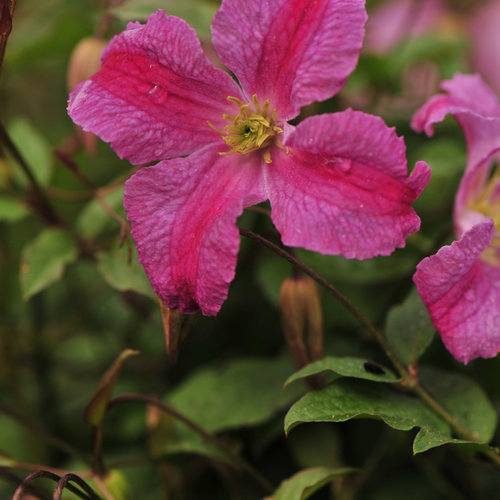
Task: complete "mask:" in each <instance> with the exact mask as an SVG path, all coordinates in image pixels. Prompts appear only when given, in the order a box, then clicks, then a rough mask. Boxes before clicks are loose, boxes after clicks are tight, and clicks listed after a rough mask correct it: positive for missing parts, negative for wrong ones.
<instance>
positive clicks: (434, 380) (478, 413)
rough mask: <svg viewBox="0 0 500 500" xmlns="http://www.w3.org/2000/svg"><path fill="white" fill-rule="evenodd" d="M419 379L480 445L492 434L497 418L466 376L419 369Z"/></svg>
mask: <svg viewBox="0 0 500 500" xmlns="http://www.w3.org/2000/svg"><path fill="white" fill-rule="evenodd" d="M419 376H420V380H421V382H422V384H423V385H424V386H425V388H426V389H427V390H428V391H429V392H430V393H431V394H432V395H433V396H434V397H435V398H436V400H437V401H438V403H440V404H441V405H442V406H443V407H444V408H445V409H446V410H447V411H448V412H449V413H451V415H453V417H455V418H456V420H457V421H458V422H459V423H460V424H462V425H463V426H464V427H465V428H466V429H468V430H469V431H470V432H471V433H472V434H473V436H474V439H477V441H479V442H480V443H487V442H489V441H490V440H491V438H492V437H493V434H494V432H495V428H496V423H497V415H496V412H495V409H494V408H493V406H492V404H491V403H490V401H489V400H488V398H487V396H486V394H485V393H484V392H483V390H482V389H481V388H480V387H479V386H478V385H477V384H476V383H475V382H474V381H473V380H471V379H470V378H469V377H466V376H465V375H462V374H459V373H449V372H445V371H443V370H440V369H437V368H431V367H422V368H421V370H420V375H419Z"/></svg>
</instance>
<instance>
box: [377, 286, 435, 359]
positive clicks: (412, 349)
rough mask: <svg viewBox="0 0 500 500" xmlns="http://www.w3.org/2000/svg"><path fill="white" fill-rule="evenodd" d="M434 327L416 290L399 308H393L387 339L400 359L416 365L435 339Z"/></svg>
mask: <svg viewBox="0 0 500 500" xmlns="http://www.w3.org/2000/svg"><path fill="white" fill-rule="evenodd" d="M434 332H435V329H434V326H433V325H432V322H431V319H430V317H429V312H428V311H427V308H426V307H425V305H424V303H423V302H422V300H421V299H420V296H419V295H418V293H417V290H416V288H414V289H413V290H412V291H411V293H410V294H409V295H408V297H407V299H406V300H405V301H404V302H403V303H402V304H401V305H399V306H395V307H393V308H392V309H391V310H390V312H389V315H388V318H387V327H386V337H387V341H388V342H389V345H390V346H391V347H392V349H393V350H394V352H395V353H396V355H397V356H398V357H399V359H400V360H401V361H402V362H403V363H405V364H407V365H412V364H414V363H415V362H416V361H417V359H418V358H419V357H420V356H421V355H422V354H423V353H424V352H425V350H426V349H427V347H429V345H430V343H431V342H432V340H433V338H434Z"/></svg>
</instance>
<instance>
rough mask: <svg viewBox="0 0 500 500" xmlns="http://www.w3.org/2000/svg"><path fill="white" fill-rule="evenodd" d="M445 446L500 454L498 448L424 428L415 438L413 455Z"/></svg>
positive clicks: (431, 428)
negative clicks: (449, 445)
mask: <svg viewBox="0 0 500 500" xmlns="http://www.w3.org/2000/svg"><path fill="white" fill-rule="evenodd" d="M444 444H453V445H457V446H459V447H460V448H466V449H469V450H471V451H477V452H483V453H487V452H489V451H493V452H494V453H497V454H498V453H499V450H498V448H494V447H493V446H488V445H487V444H480V443H477V442H474V441H466V440H463V439H455V438H452V437H451V435H450V434H449V433H446V432H440V431H439V430H437V429H435V428H433V427H424V428H423V429H422V430H421V431H420V432H419V433H418V435H417V436H416V437H415V441H414V442H413V453H415V454H417V453H422V452H424V451H427V450H430V449H431V448H436V447H437V446H442V445H444Z"/></svg>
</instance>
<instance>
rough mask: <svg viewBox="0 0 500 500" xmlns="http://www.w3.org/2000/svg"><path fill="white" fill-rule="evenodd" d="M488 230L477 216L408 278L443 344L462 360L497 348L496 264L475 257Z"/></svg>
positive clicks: (499, 287) (499, 286) (499, 296)
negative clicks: (473, 224) (410, 279)
mask: <svg viewBox="0 0 500 500" xmlns="http://www.w3.org/2000/svg"><path fill="white" fill-rule="evenodd" d="M493 234H494V225H493V222H492V221H491V219H490V220H487V221H486V222H481V223H479V224H477V225H476V226H474V227H473V228H471V229H470V230H469V231H467V232H465V233H464V234H463V235H462V237H461V239H460V240H458V241H455V242H453V243H452V244H451V245H450V246H445V247H442V248H441V249H440V250H439V252H438V253H437V254H435V255H432V256H430V257H427V258H425V259H424V260H423V261H422V262H420V263H419V264H418V266H417V272H416V273H415V275H414V277H413V280H414V282H415V284H416V285H417V289H418V293H419V294H420V296H421V297H422V300H423V301H424V303H425V305H426V306H427V308H428V309H429V313H430V315H431V318H432V321H433V323H434V325H435V326H436V329H437V330H438V331H439V333H440V334H441V338H442V339H443V342H444V344H445V345H446V347H447V348H448V350H449V351H450V352H451V353H452V354H453V356H454V357H455V358H456V359H457V360H458V361H461V362H463V363H468V362H469V361H470V360H472V359H474V358H478V357H482V358H491V357H493V356H496V354H497V353H498V352H499V350H500V268H498V267H494V266H491V265H489V264H487V263H486V262H484V261H483V260H482V259H480V258H479V256H480V255H481V253H482V252H483V251H484V250H485V249H486V248H487V247H488V246H489V244H490V243H491V240H492V238H493Z"/></svg>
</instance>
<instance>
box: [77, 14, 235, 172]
mask: <svg viewBox="0 0 500 500" xmlns="http://www.w3.org/2000/svg"><path fill="white" fill-rule="evenodd" d="M229 95H232V96H235V97H238V96H241V93H240V90H239V88H238V86H237V85H236V84H235V83H234V81H233V80H232V79H231V77H230V76H229V75H228V74H227V73H225V72H224V71H222V70H220V69H217V68H215V67H214V66H213V65H212V64H211V63H210V62H209V61H208V60H207V58H206V57H205V55H204V53H203V51H202V49H201V46H200V42H199V40H198V37H197V35H196V33H195V32H194V30H193V29H192V28H191V27H189V25H188V24H187V23H186V22H185V21H183V20H182V19H179V18H177V17H173V16H167V15H166V14H165V12H163V11H161V10H160V11H158V12H157V13H156V14H153V15H151V16H150V17H149V19H148V21H147V23H146V24H145V25H142V24H140V23H131V24H129V26H128V29H127V30H126V31H124V32H123V33H121V34H119V35H117V36H115V37H114V38H113V40H112V41H111V42H110V44H109V45H108V46H107V48H106V49H105V51H104V52H103V55H102V69H101V70H100V71H99V72H98V73H97V74H95V75H94V76H93V77H92V78H91V79H89V80H87V81H85V82H84V83H82V84H81V85H80V86H78V87H77V88H76V89H75V91H74V92H73V93H72V94H71V96H70V100H69V106H68V112H69V115H70V116H71V118H72V119H73V121H74V122H75V123H77V124H78V125H80V126H82V127H83V128H84V130H87V131H90V132H93V133H95V134H96V135H98V136H99V137H101V139H103V140H104V141H106V142H110V143H111V147H112V148H113V149H114V150H115V151H116V152H117V154H118V155H119V156H120V157H121V158H127V159H128V160H130V161H131V162H132V163H135V164H141V163H149V162H153V161H157V160H162V159H167V158H172V157H176V156H182V155H186V154H190V153H192V152H193V151H196V150H197V149H199V148H201V147H203V146H205V145H206V144H210V143H214V142H218V141H220V136H219V134H218V133H217V132H216V131H215V130H213V129H212V128H211V127H210V126H209V125H208V124H207V121H210V122H211V123H212V124H213V125H214V126H215V127H223V126H224V125H225V120H223V119H222V115H223V114H224V113H226V112H227V111H228V110H230V109H231V107H232V106H231V103H229V102H228V101H227V97H228V96H229Z"/></svg>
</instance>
